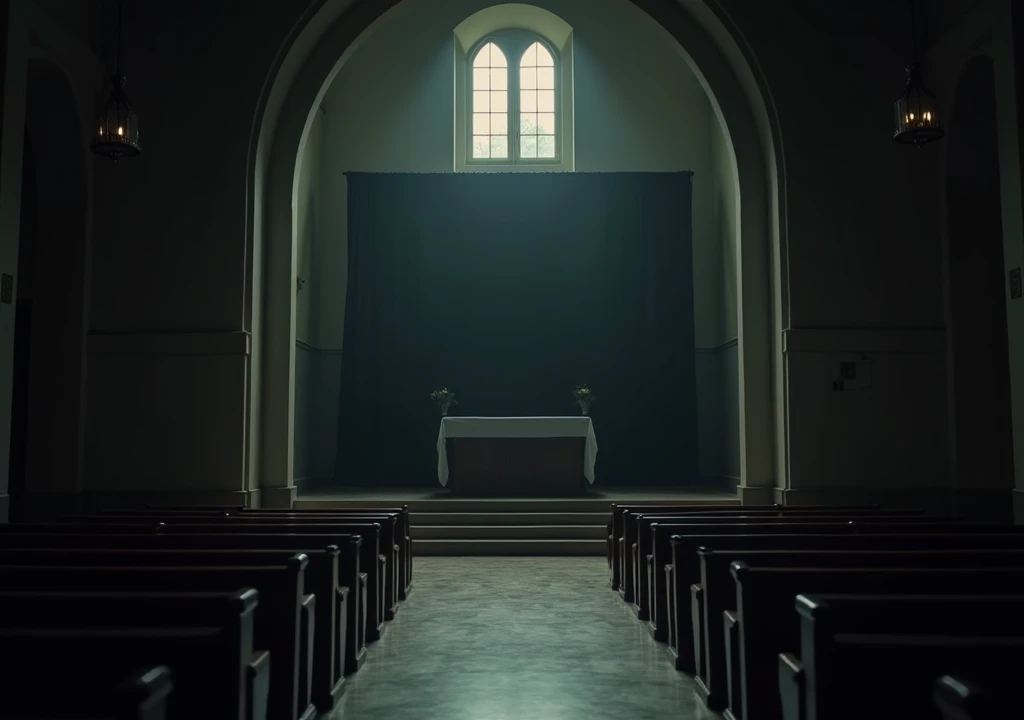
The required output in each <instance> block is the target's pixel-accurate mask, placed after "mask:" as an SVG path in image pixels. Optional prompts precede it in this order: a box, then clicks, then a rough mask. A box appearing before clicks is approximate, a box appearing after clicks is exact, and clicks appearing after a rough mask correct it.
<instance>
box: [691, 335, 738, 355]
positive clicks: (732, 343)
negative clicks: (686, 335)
mask: <svg viewBox="0 0 1024 720" xmlns="http://www.w3.org/2000/svg"><path fill="white" fill-rule="evenodd" d="M739 342H740V339H739V338H732V339H731V340H726V341H725V342H724V343H722V344H721V345H714V346H712V347H699V348H694V352H696V353H697V354H698V355H714V354H716V353H720V352H723V351H725V350H728V349H729V348H734V347H736V346H737V345H738V344H739Z"/></svg>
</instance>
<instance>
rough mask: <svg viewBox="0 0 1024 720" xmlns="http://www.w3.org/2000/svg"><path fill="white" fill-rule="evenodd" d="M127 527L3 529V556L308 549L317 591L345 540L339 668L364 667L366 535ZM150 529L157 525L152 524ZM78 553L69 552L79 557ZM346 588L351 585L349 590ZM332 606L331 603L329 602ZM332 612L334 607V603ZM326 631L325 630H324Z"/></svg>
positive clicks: (249, 558)
mask: <svg viewBox="0 0 1024 720" xmlns="http://www.w3.org/2000/svg"><path fill="white" fill-rule="evenodd" d="M124 529H125V528H111V529H110V530H111V532H108V533H104V534H88V535H76V536H73V537H72V538H71V539H70V540H69V538H68V536H67V535H65V534H39V533H33V534H27V533H26V534H17V535H10V534H7V535H5V534H0V557H3V556H4V555H3V553H5V552H7V551H27V550H28V549H30V548H31V549H33V550H35V551H38V552H44V551H47V550H49V551H57V552H59V553H63V552H67V546H68V545H69V543H73V544H74V546H75V548H76V549H77V550H78V551H81V552H87V551H89V550H101V549H111V550H117V551H125V550H129V549H138V550H146V551H160V552H162V553H168V554H173V553H175V552H188V553H214V554H216V553H225V552H230V553H237V554H238V557H237V564H239V565H250V564H259V563H260V562H262V560H261V555H260V554H261V553H264V552H273V553H288V554H294V553H304V554H306V555H308V556H309V558H310V561H311V562H310V565H309V566H307V568H306V581H307V587H308V588H309V589H311V591H312V592H313V593H314V594H315V593H317V592H318V590H317V588H319V589H321V590H322V589H323V588H321V581H320V579H319V578H320V577H322V574H321V573H318V572H317V569H318V565H319V564H320V561H319V555H318V554H319V553H322V552H323V551H324V549H326V548H328V547H332V546H333V545H332V543H333V542H341V543H343V544H342V545H340V547H339V550H340V553H339V555H338V586H337V588H336V589H335V590H334V591H333V592H332V593H330V594H329V595H328V596H327V597H328V598H332V597H333V598H334V599H335V602H334V605H335V614H336V617H337V618H338V620H339V622H338V628H337V642H336V647H335V654H336V655H335V656H336V659H335V668H336V670H339V669H340V670H343V672H344V673H345V674H351V673H354V672H356V671H357V670H358V669H359V666H360V664H361V663H362V661H363V658H364V657H365V655H366V622H367V621H366V615H367V610H366V604H367V603H366V600H367V577H366V574H365V573H361V572H360V554H361V548H362V542H363V540H362V536H360V535H348V536H344V535H331V536H330V538H321V537H312V536H304V535H280V536H274V535H269V536H268V535H255V536H249V535H245V536H241V537H239V536H235V535H231V534H228V535H224V534H216V535H160V534H155V533H153V532H152V531H150V532H149V533H144V534H133V533H130V532H126V533H121V532H114V530H117V531H120V530H124ZM146 529H150V530H151V528H148V526H147V528H146ZM74 556H75V555H74V553H73V552H72V553H69V558H73V557H74ZM0 564H3V561H0ZM64 564H75V561H73V560H70V559H69V560H68V561H67V562H65V563H64ZM344 588H348V591H347V592H346V591H345V590H344ZM324 602H325V601H321V602H319V603H317V610H318V612H319V613H321V616H322V615H323V614H324V613H325V608H324V607H323V605H324ZM327 604H328V605H329V604H330V603H327ZM328 611H329V608H328ZM325 622H326V621H324V620H321V621H320V622H319V623H318V626H319V627H320V629H321V632H323V631H324V630H325V629H326V628H327V627H328V626H327V625H326V624H325ZM318 635H320V633H318Z"/></svg>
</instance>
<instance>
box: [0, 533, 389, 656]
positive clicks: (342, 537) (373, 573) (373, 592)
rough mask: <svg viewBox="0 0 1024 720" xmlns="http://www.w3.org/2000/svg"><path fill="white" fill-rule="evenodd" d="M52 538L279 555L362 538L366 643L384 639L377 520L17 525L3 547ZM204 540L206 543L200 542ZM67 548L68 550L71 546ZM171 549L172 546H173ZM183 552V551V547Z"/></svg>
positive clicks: (383, 560) (382, 560)
mask: <svg viewBox="0 0 1024 720" xmlns="http://www.w3.org/2000/svg"><path fill="white" fill-rule="evenodd" d="M26 533H29V534H37V535H38V534H47V535H54V534H57V535H65V536H67V535H76V536H80V535H94V534H97V533H102V534H107V535H109V534H130V535H142V534H146V533H151V534H153V535H162V536H166V537H173V536H175V535H186V536H189V537H191V538H192V540H186V541H184V542H185V544H186V546H187V547H227V548H237V549H244V548H254V549H268V548H269V549H279V548H282V547H284V548H290V547H291V544H290V543H291V542H295V540H294V538H302V537H304V538H305V539H306V540H307V541H308V542H310V543H312V544H313V546H314V547H320V548H323V547H326V546H327V545H337V546H338V547H342V546H343V545H344V543H346V542H347V538H348V537H349V536H352V535H359V536H361V537H362V538H363V541H362V544H361V545H360V547H359V550H360V557H359V567H360V570H361V571H362V572H364V573H366V576H367V583H366V595H367V597H366V598H365V600H366V602H365V603H364V602H362V598H360V604H361V607H364V608H365V614H366V623H365V625H366V631H365V640H366V641H367V642H373V641H376V640H378V639H379V638H380V636H381V634H382V633H383V630H384V606H385V604H386V599H385V596H384V589H385V587H386V582H385V578H386V572H385V567H384V566H385V565H386V557H385V556H383V555H381V554H380V552H379V547H380V546H379V543H380V533H381V523H379V522H376V521H374V520H365V521H364V520H359V521H347V520H346V521H343V522H338V523H331V524H329V525H326V526H324V525H309V524H305V523H297V524H296V523H287V522H285V523H270V524H268V523H258V524H248V523H247V524H239V523H230V524H229V523H226V522H221V521H213V520H212V519H211V522H208V523H166V522H163V521H158V522H144V521H139V522H136V523H131V522H112V523H103V524H99V523H96V522H80V523H71V522H63V523H33V524H27V523H25V524H23V523H12V524H9V525H0V542H2V538H3V536H4V535H12V536H18V535H23V534H26ZM215 536H222V537H225V538H230V539H228V540H223V541H220V542H221V543H223V544H218V545H216V546H214V545H210V543H211V542H213V541H211V540H209V538H213V537H215ZM199 537H203V539H202V540H201V541H200V540H199V539H197V538H199ZM279 537H280V538H284V537H290V538H292V540H291V541H289V542H286V543H285V544H279V543H277V542H276V540H275V538H279ZM64 544H67V543H66V542H65V543H64ZM169 546H170V545H169ZM179 547H180V546H179Z"/></svg>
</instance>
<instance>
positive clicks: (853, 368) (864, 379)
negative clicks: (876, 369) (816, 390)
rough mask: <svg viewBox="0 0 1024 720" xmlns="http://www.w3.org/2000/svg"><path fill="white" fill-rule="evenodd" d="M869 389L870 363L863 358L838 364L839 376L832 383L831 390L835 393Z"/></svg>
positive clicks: (851, 359)
mask: <svg viewBox="0 0 1024 720" xmlns="http://www.w3.org/2000/svg"><path fill="white" fill-rule="evenodd" d="M869 387H871V361H870V360H869V359H868V358H867V357H864V356H861V357H858V358H850V359H849V360H842V361H840V363H839V376H838V377H837V378H836V379H835V380H833V381H832V389H833V390H835V391H837V392H845V391H847V390H865V389H867V388H869Z"/></svg>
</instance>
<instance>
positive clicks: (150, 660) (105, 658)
mask: <svg viewBox="0 0 1024 720" xmlns="http://www.w3.org/2000/svg"><path fill="white" fill-rule="evenodd" d="M220 600H221V610H222V612H220V613H219V617H218V613H215V612H204V613H202V616H203V619H204V621H205V622H206V623H208V624H200V623H196V624H188V625H179V626H173V625H170V624H155V625H152V626H135V627H124V626H115V627H103V626H102V624H101V623H92V624H91V625H90V626H88V627H76V628H69V627H35V628H32V627H14V628H12V627H3V628H0V647H2V648H3V652H2V653H0V716H2V717H13V718H18V717H24V718H40V719H41V718H47V720H52V719H53V718H69V719H70V718H75V720H78V719H79V718H83V717H90V718H97V717H98V718H103V717H109V718H116V717H144V718H147V720H149V718H153V717H156V718H162V717H163V716H162V715H159V714H158V712H159V710H160V709H161V705H163V704H164V703H166V704H167V709H168V711H169V713H168V717H169V718H172V720H178V719H181V720H185V719H186V718H195V717H197V716H198V715H199V714H202V715H205V716H207V717H222V718H237V719H238V720H245V718H247V717H250V718H256V719H257V720H265V718H266V712H265V711H266V705H265V702H266V698H265V697H264V698H263V702H264V706H263V708H259V707H256V708H253V709H252V710H253V711H252V712H250V710H249V709H247V707H246V698H247V697H251V696H252V695H253V694H255V695H256V697H257V699H258V698H259V693H258V691H257V692H255V693H250V692H249V691H248V690H247V688H246V685H247V683H248V682H249V677H250V675H251V673H252V670H253V665H254V662H255V663H256V664H257V669H258V671H259V673H260V674H261V676H265V675H266V666H267V663H268V662H269V655H268V654H267V653H265V652H264V653H262V654H261V655H260V656H259V657H258V658H254V653H253V635H252V615H253V611H254V609H255V605H256V596H255V593H252V592H250V593H248V594H245V595H243V594H236V595H235V597H234V598H231V597H230V596H227V597H226V596H223V595H222V596H221V598H220ZM115 602H116V601H115ZM64 604H65V606H66V605H67V603H64ZM192 607H195V608H197V609H198V605H195V604H193V606H192ZM82 619H83V620H85V619H86V618H84V617H83V618H82ZM154 620H155V621H156V622H159V620H158V619H154ZM162 665H166V666H169V667H172V668H174V670H173V672H174V682H175V691H174V693H173V694H171V695H170V697H169V698H168V693H169V691H170V687H169V673H168V672H167V671H166V669H159V670H157V671H156V672H150V673H143V674H138V669H139V668H140V667H146V666H154V667H158V668H159V667H160V666H162ZM125 678H132V679H131V680H130V681H129V682H128V683H127V684H122V682H123V680H124V679H125ZM118 686H120V687H118ZM112 688H117V690H115V692H114V693H113V696H112V694H111V692H110V691H111V689H112Z"/></svg>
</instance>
